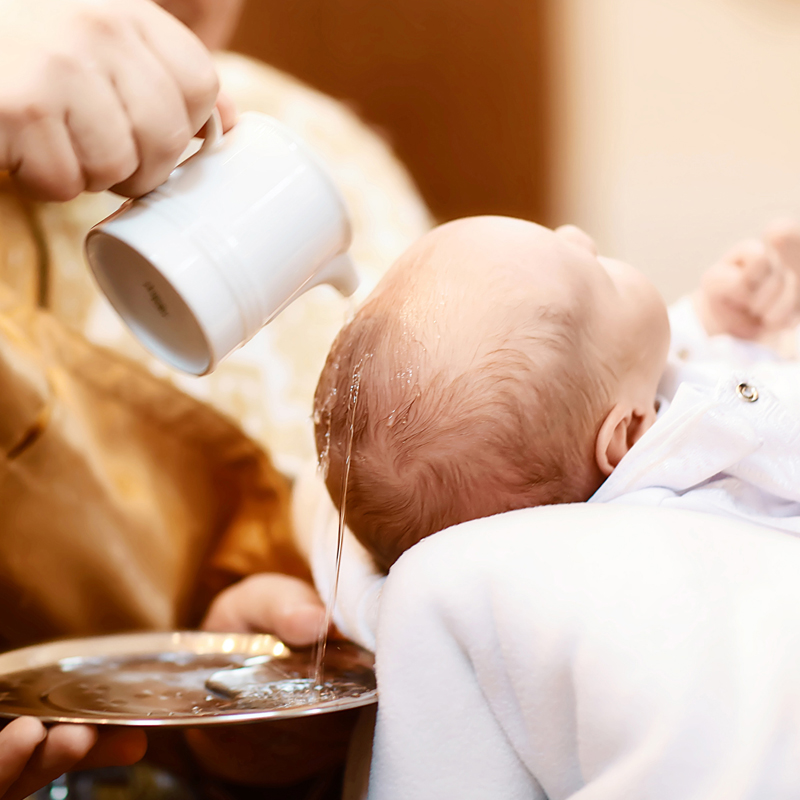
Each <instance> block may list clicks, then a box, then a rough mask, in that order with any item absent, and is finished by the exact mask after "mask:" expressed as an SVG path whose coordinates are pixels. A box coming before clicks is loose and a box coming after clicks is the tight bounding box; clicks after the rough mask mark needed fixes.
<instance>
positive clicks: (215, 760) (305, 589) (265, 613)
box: [186, 573, 358, 786]
mask: <svg viewBox="0 0 800 800" xmlns="http://www.w3.org/2000/svg"><path fill="white" fill-rule="evenodd" d="M324 621H325V607H324V606H323V604H322V601H321V600H320V599H319V596H318V595H317V593H316V592H315V591H314V589H313V588H312V587H311V586H310V585H309V584H307V583H306V582H305V581H302V580H300V579H299V578H293V577H290V576H288V575H278V574H275V573H262V574H260V575H252V576H250V577H248V578H245V579H244V580H242V581H240V582H239V583H237V584H234V585H233V586H231V587H230V588H229V589H226V590H225V591H224V592H221V593H220V594H219V595H218V597H217V598H216V600H215V601H214V603H213V604H212V606H211V608H210V610H209V612H208V615H207V616H206V619H205V621H204V622H203V628H204V629H206V630H216V631H225V632H262V633H274V634H275V635H276V636H278V637H279V638H280V639H282V640H283V641H285V642H287V643H288V644H291V645H294V646H298V647H299V646H304V645H311V644H314V643H315V642H316V640H317V637H318V636H319V632H320V630H321V628H322V625H323V624H324ZM357 717H358V711H357V710H356V711H352V712H349V711H347V712H337V713H334V714H322V715H319V716H311V717H300V718H298V719H290V720H278V721H275V722H262V723H258V724H254V725H236V726H233V727H230V728H219V729H200V728H198V729H195V730H189V731H187V732H186V739H187V741H188V743H189V745H190V747H191V748H192V750H193V751H194V753H195V755H196V756H197V758H198V760H199V761H200V762H201V763H203V764H204V765H206V766H207V768H208V769H209V770H210V771H212V772H213V773H214V774H215V775H217V776H218V777H220V778H222V779H224V780H228V781H233V782H236V783H245V784H256V785H272V786H279V785H285V784H290V783H296V782H297V781H301V780H304V779H306V778H310V777H311V776H313V775H315V774H318V773H320V772H321V771H323V770H325V769H327V768H330V767H332V766H333V765H335V764H337V763H340V762H341V761H343V760H344V758H345V755H346V752H347V745H348V743H349V741H350V735H351V733H352V731H353V727H354V726H355V723H356V719H357Z"/></svg>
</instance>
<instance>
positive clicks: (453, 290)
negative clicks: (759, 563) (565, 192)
mask: <svg viewBox="0 0 800 800" xmlns="http://www.w3.org/2000/svg"><path fill="white" fill-rule="evenodd" d="M797 269H800V229H798V228H796V227H795V226H794V225H791V224H788V223H781V224H777V225H775V226H773V228H772V230H771V231H770V232H769V233H768V235H767V236H766V237H765V240H764V241H763V242H745V243H743V244H742V245H740V246H739V247H738V248H737V249H735V250H734V251H732V252H731V253H730V254H729V255H728V256H727V257H726V258H725V259H723V260H722V261H721V262H720V263H719V264H718V265H717V266H716V267H715V268H712V270H711V271H709V273H708V274H707V276H706V278H705V279H704V281H703V284H702V286H701V288H700V290H698V292H697V293H696V295H695V296H694V298H693V299H692V301H691V303H689V302H688V301H686V302H683V303H682V304H679V306H677V307H676V309H675V311H674V312H673V318H674V320H676V321H681V320H682V325H683V328H685V329H687V330H683V331H681V332H680V333H678V334H675V333H674V338H675V339H676V340H677V342H678V343H680V342H681V341H685V340H687V337H688V340H692V336H694V343H695V344H698V342H699V343H700V344H699V345H698V348H699V349H700V350H703V349H704V348H705V350H706V352H705V353H704V354H703V353H701V355H704V356H709V354H710V352H711V351H710V350H708V348H707V347H706V344H707V342H710V341H711V339H708V336H707V334H708V335H712V334H723V333H724V334H731V335H735V336H738V337H742V338H746V339H749V340H752V341H756V340H762V339H765V338H766V337H768V336H770V335H772V334H774V333H775V332H777V331H781V330H783V329H786V328H788V327H789V326H791V325H792V324H794V323H796V321H797V310H798V278H797V272H796V270H797ZM701 326H702V327H701ZM693 327H694V328H697V329H698V330H700V331H702V328H705V333H702V332H701V333H700V334H699V336H698V334H697V333H696V331H695V332H694V333H693V332H692V328H693ZM725 339H726V341H727V340H728V337H725ZM703 340H707V341H706V342H704V341H703ZM731 341H732V340H731ZM675 344H676V342H673V349H676V348H675ZM735 346H736V345H735V343H734V344H730V347H733V348H734V349H735ZM751 348H754V349H751V350H748V351H747V352H746V353H745V354H744V358H745V360H746V361H748V362H752V361H753V360H759V358H761V357H762V356H763V357H765V358H767V360H770V359H772V356H771V355H769V356H766V355H765V354H766V353H767V352H769V351H767V350H766V349H765V348H761V347H758V346H754V345H751ZM682 349H684V350H685V348H682ZM696 349H697V348H696ZM712 350H713V348H712ZM669 352H670V321H669V318H668V313H667V309H666V306H665V304H664V302H663V300H662V299H661V297H660V295H659V293H658V292H657V290H656V289H655V287H654V286H653V285H652V284H651V283H650V282H649V281H648V280H647V279H646V278H645V277H644V276H643V275H642V274H641V273H640V272H638V271H637V270H635V269H633V268H632V267H630V266H628V265H626V264H623V263H621V262H618V261H613V260H611V259H605V258H600V257H598V255H597V251H596V248H595V245H594V242H593V241H592V240H591V239H590V238H589V237H588V236H587V235H586V234H584V233H583V232H582V231H580V230H579V229H577V228H574V227H572V226H566V227H564V228H559V229H558V230H556V231H552V230H549V229H547V228H543V227H541V226H539V225H535V224H533V223H530V222H525V221H522V220H518V219H510V218H503V217H475V218H469V219H463V220H458V221H455V222H451V223H448V224H446V225H443V226H441V227H439V228H437V229H436V230H434V231H432V232H431V233H430V234H428V235H426V236H424V237H422V239H420V240H419V241H418V242H417V243H416V244H415V245H413V246H412V247H411V248H410V249H409V250H408V251H407V252H406V253H404V254H403V256H401V258H400V259H398V261H397V262H396V263H395V264H394V265H393V267H392V268H391V269H390V270H389V272H388V273H387V274H386V276H385V277H384V278H383V280H382V281H381V282H380V283H379V285H378V286H377V288H376V289H375V291H374V292H373V293H372V294H371V295H370V297H369V298H368V300H367V302H366V303H365V305H364V306H363V307H362V308H361V309H360V311H359V312H358V314H357V315H356V316H355V318H354V319H353V320H352V322H350V323H349V324H348V325H347V326H346V327H345V328H344V329H343V330H342V331H341V333H340V334H339V336H338V337H337V339H336V341H335V343H334V345H333V347H332V349H331V352H330V354H329V356H328V360H327V363H326V365H325V368H324V370H323V372H322V375H321V377H320V381H319V385H318V387H317V393H316V399H315V423H316V438H317V448H318V451H319V453H320V457H321V460H322V462H323V465H324V466H325V468H326V470H327V474H326V483H327V486H328V491H329V493H330V495H331V497H332V499H333V501H334V503H335V504H336V505H337V506H338V505H340V504H341V502H342V485H343V480H344V479H345V477H346V484H347V493H346V500H345V518H346V521H347V524H348V526H349V527H350V528H351V529H352V531H353V532H354V534H355V535H356V536H357V538H358V539H359V540H360V541H361V542H362V544H364V545H365V546H366V548H367V549H368V550H369V551H370V553H371V554H372V555H373V557H374V558H375V560H376V562H377V563H378V565H379V566H380V567H382V568H383V569H388V568H389V567H390V566H391V565H392V564H393V563H394V561H395V560H396V559H397V558H398V557H399V556H400V554H401V553H402V552H403V551H405V550H406V549H408V548H409V547H410V546H412V545H413V544H414V543H416V542H417V541H419V540H420V539H422V538H423V537H425V536H428V535H430V534H432V533H434V532H436V531H439V530H442V529H443V528H446V527H449V526H451V525H455V524H457V523H460V522H465V521H467V520H470V519H475V518H478V517H485V516H489V515H492V514H497V513H500V512H503V511H509V510H513V509H518V508H525V507H529V506H537V505H544V504H551V503H572V502H581V501H586V500H589V499H590V498H592V499H595V500H603V501H604V502H609V501H613V500H616V499H617V498H619V497H622V496H625V498H626V500H625V501H626V502H658V503H662V504H663V503H666V502H668V498H666V497H665V496H663V491H666V492H667V493H668V495H669V498H673V499H674V498H685V497H688V494H692V493H691V492H690V491H689V490H690V489H691V488H692V487H702V491H710V490H711V489H715V488H719V487H718V486H716V484H714V481H713V480H712V479H714V478H715V476H716V477H718V478H719V479H720V480H725V479H730V478H731V475H733V476H734V479H735V480H740V481H741V482H744V483H747V480H749V479H745V478H742V477H741V476H739V477H736V475H737V473H736V470H737V469H739V471H740V472H742V474H745V473H746V474H747V475H752V474H753V465H752V464H749V463H748V462H747V458H748V457H749V456H751V455H752V448H750V450H748V448H747V447H746V446H745V447H744V449H741V448H740V449H741V452H739V451H738V450H737V451H736V452H737V455H736V457H735V458H733V457H728V460H727V461H725V463H724V464H719V463H717V460H715V459H713V458H712V459H710V460H709V459H708V458H700V459H699V460H696V461H697V463H698V464H706V465H707V464H710V463H713V470H714V471H712V472H710V473H709V474H706V472H707V471H708V470H706V472H702V469H701V470H700V471H701V472H702V474H697V473H698V470H697V469H690V468H688V467H687V463H688V464H689V465H692V464H693V463H694V462H692V461H691V458H689V460H688V461H687V453H690V452H691V448H692V446H693V444H692V442H695V443H696V442H697V441H699V440H700V439H701V438H702V437H698V436H694V438H692V436H689V438H688V439H687V435H686V433H685V431H684V430H683V428H680V425H681V424H683V425H684V428H685V423H686V419H687V414H688V415H689V418H691V420H694V421H695V422H697V421H698V420H699V421H700V423H701V424H700V426H699V428H698V426H696V425H694V426H692V425H689V428H690V429H691V430H706V429H707V428H708V425H707V424H706V423H707V422H708V419H711V420H712V422H713V420H714V419H715V416H714V415H715V414H716V418H717V419H725V420H728V422H727V423H726V424H728V425H729V427H730V428H731V429H732V430H733V431H734V432H735V433H736V434H737V435H738V434H740V433H741V431H742V430H743V425H745V423H743V422H742V420H741V419H740V418H739V417H738V416H737V414H738V415H741V414H742V413H744V411H745V409H744V407H743V406H742V403H744V405H745V406H746V405H752V403H753V397H752V396H753V394H755V395H756V399H757V395H758V390H757V388H755V387H754V386H751V385H750V384H749V383H748V382H747V380H746V379H745V377H746V376H745V377H743V376H742V375H741V374H738V373H737V374H736V375H735V376H734V377H732V378H730V377H729V376H730V369H729V367H730V364H729V362H730V357H731V353H730V352H728V353H727V354H726V355H725V356H724V357H722V358H720V357H715V359H716V362H717V363H720V362H724V363H725V365H726V366H725V370H724V376H723V377H722V378H721V377H720V374H718V373H719V370H717V371H715V370H713V369H710V370H704V369H700V370H698V369H695V372H697V373H699V374H701V375H706V374H708V379H703V380H701V381H700V384H701V385H702V384H707V385H705V386H704V387H703V390H702V391H701V397H700V399H699V400H698V398H697V397H695V396H694V395H692V396H691V397H689V398H688V399H687V398H686V397H684V395H682V394H681V393H680V390H676V387H678V386H681V385H682V384H683V383H685V380H684V379H683V378H681V377H680V376H679V375H678V374H677V373H676V369H677V367H670V368H669V369H668V368H667V361H668V355H669ZM754 353H756V354H757V356H754V355H753V354H754ZM683 355H685V353H683ZM735 355H737V356H738V355H741V354H735ZM740 366H741V365H740ZM720 380H722V383H720ZM726 380H727V383H726ZM731 380H733V384H731ZM795 382H797V381H795ZM687 386H689V388H691V387H695V388H696V386H695V384H694V383H691V384H687ZM730 386H733V389H732V390H731V392H730V394H731V397H733V398H734V400H735V402H738V403H739V406H735V405H733V406H731V408H732V409H733V410H732V411H731V412H730V413H728V412H726V411H725V409H726V408H727V405H730V403H729V400H730V398H729V397H728V389H729V387H730ZM682 388H683V387H682ZM698 391H699V390H698ZM703 392H705V394H704V393H703ZM684 394H685V392H684ZM762 395H763V397H762V406H761V411H762V412H766V411H767V410H768V409H767V408H766V406H767V405H769V404H770V403H772V402H773V401H774V402H775V403H778V404H780V402H781V401H780V400H779V399H778V398H777V397H773V395H772V394H769V393H768V392H766V391H765V390H763V389H762ZM673 398H674V399H673ZM679 399H680V402H678V401H679ZM670 401H672V402H671V403H670ZM693 404H694V405H693ZM709 404H710V405H709ZM673 407H674V409H675V413H673V414H672V416H670V413H671V411H672V410H673ZM687 408H688V411H687ZM709 409H710V410H709ZM784 410H785V409H784ZM723 412H724V413H723ZM748 413H749V412H748ZM726 414H727V416H726ZM676 415H677V416H676ZM680 415H683V416H680ZM704 415H705V416H704ZM761 416H764V418H767V417H769V416H770V415H768V414H766V415H761ZM772 417H773V418H774V415H772ZM657 418H658V422H657ZM750 424H751V422H748V423H746V425H750ZM791 424H794V419H792V421H791V423H789V422H787V423H786V425H789V426H791ZM676 425H677V428H680V430H679V431H677V432H676ZM654 426H655V428H654ZM711 427H712V428H713V424H712V425H711ZM656 428H658V429H660V430H661V434H657V435H654V436H653V435H651V436H649V438H648V436H645V434H646V433H647V432H648V431H650V433H651V434H656V430H655V429H656ZM723 428H724V425H723ZM797 428H798V436H800V418H798V419H797ZM748 430H749V429H748ZM681 431H683V433H681ZM715 431H716V429H715ZM665 432H666V433H668V434H669V435H668V436H667V439H668V440H669V441H673V442H674V446H673V447H672V449H669V448H667V449H664V446H663V442H662V441H661V440H662V439H663V438H664V435H665ZM670 432H671V433H670ZM714 435H716V436H718V438H719V441H718V442H717V444H719V445H721V444H722V443H723V440H725V442H724V443H725V444H726V446H727V447H728V450H730V449H731V446H732V445H731V444H730V442H729V441H728V438H729V432H726V431H725V430H722V431H716V433H715V434H714ZM754 435H755V436H756V439H759V441H760V442H761V443H762V445H763V443H764V442H765V441H766V442H767V449H766V450H765V448H764V447H763V446H761V445H759V448H760V449H759V448H756V449H759V452H760V454H761V456H762V457H763V456H764V455H765V453H766V452H768V449H769V448H768V446H769V441H768V440H770V437H769V436H768V435H765V434H764V433H763V432H757V433H756V434H754ZM791 435H792V431H790V430H787V429H786V427H785V426H784V429H783V430H781V431H778V432H777V435H773V436H772V438H773V439H775V438H777V439H779V440H780V441H784V440H785V439H786V437H787V436H789V437H790V438H791ZM670 436H672V437H673V438H672V439H670ZM765 436H766V438H765ZM643 437H644V438H643ZM681 437H683V438H681ZM734 438H735V437H734ZM714 441H717V440H714ZM748 441H749V440H748ZM647 442H650V445H649V446H648V444H647ZM637 443H638V444H637ZM659 443H661V444H659ZM634 445H636V446H637V447H636V453H638V454H639V455H638V457H634V456H635V453H632V452H631V451H632V449H633V448H634ZM710 446H711V447H714V446H715V445H714V442H713V441H712V442H711V444H710ZM659 447H661V449H660V450H659ZM723 449H724V448H723ZM734 449H735V448H734ZM796 452H797V454H798V457H797V458H796V461H797V462H798V465H797V467H796V468H795V471H796V472H797V473H798V477H799V478H800V447H798V448H796ZM623 460H624V463H625V464H626V465H628V464H631V465H632V466H631V468H630V469H627V470H622V471H621V473H622V475H623V477H622V478H621V479H620V480H619V481H617V482H616V484H614V482H613V481H611V480H610V479H609V476H612V473H613V474H614V476H616V475H617V473H618V472H620V470H618V469H617V468H618V467H619V466H620V464H621V463H622V462H623ZM778 460H780V459H778ZM767 461H768V458H767ZM776 463H777V462H776ZM785 468H786V467H785V463H783V464H782V467H781V469H784V470H785ZM664 469H666V470H667V472H669V470H670V469H672V470H673V472H675V475H676V476H677V477H676V478H675V480H674V481H673V482H674V483H676V485H675V486H673V485H671V484H669V481H668V480H667V481H666V482H665V480H664V479H663V475H662V474H661V473H663V471H664ZM762 472H763V470H762ZM688 476H691V480H693V481H695V482H694V483H692V484H691V485H684V484H685V483H686V480H688ZM774 477H775V480H776V481H778V482H779V483H780V482H781V480H782V479H781V477H780V476H779V475H776V476H774ZM684 478H686V480H684ZM759 481H760V482H759ZM750 482H751V483H752V482H753V481H752V480H750ZM755 483H756V484H758V489H759V491H761V492H762V493H763V492H766V493H768V494H769V496H770V498H771V503H772V504H771V506H770V509H771V513H770V514H769V515H768V516H773V515H777V516H781V517H784V518H786V517H788V518H792V519H794V518H797V519H800V495H798V496H797V497H795V496H794V494H795V492H796V491H797V492H800V480H798V481H795V483H794V486H796V487H798V488H797V490H795V489H794V488H793V487H792V488H791V489H789V490H788V491H783V490H782V489H781V487H777V488H776V487H775V486H773V485H772V484H770V483H769V480H766V481H765V479H763V476H762V477H761V478H759V480H756V481H755ZM667 484H669V485H667ZM677 484H680V485H677ZM653 486H657V487H659V489H660V490H663V491H662V495H658V496H657V497H655V499H654V498H653V497H651V496H650V495H647V491H648V490H649V489H650V488H651V487H653ZM725 486H726V488H727V489H730V483H728V484H725ZM601 487H602V489H601ZM598 490H600V491H598ZM641 491H644V492H645V495H646V496H641V495H637V492H641ZM603 493H604V494H603ZM718 494H719V492H717V495H718ZM744 494H746V492H745V493H744ZM717 495H714V494H713V493H712V494H709V495H708V496H706V495H703V499H702V502H701V501H698V500H697V498H696V497H695V495H694V494H692V498H693V499H692V502H688V501H686V500H684V501H683V502H684V504H685V505H691V506H692V507H702V508H707V509H708V510H713V511H719V512H720V513H736V514H737V515H739V516H749V518H757V519H761V517H762V516H764V513H762V511H763V509H761V507H760V506H758V503H756V506H757V507H754V508H749V510H744V511H743V510H742V508H743V504H742V502H741V496H742V491H739V490H738V489H737V490H735V491H733V492H732V496H733V499H731V500H730V502H729V503H728V506H730V508H729V507H728V506H726V505H725V502H726V501H718V500H714V499H713V497H717ZM709 498H712V499H711V500H709ZM698 503H699V505H698ZM703 503H705V504H706V505H705V506H704V505H703ZM776 503H777V506H776V505H775V504H776ZM787 504H788V505H787ZM794 504H798V505H797V508H795V505H794ZM734 507H735V510H734V511H733V512H731V509H732V508H734ZM773 512H774V513H773ZM792 524H794V522H791V523H790V526H791V525H792ZM781 526H783V527H786V526H785V525H781ZM781 526H779V527H781ZM798 532H800V528H799V530H798Z"/></svg>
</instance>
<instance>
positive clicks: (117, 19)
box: [76, 4, 124, 41]
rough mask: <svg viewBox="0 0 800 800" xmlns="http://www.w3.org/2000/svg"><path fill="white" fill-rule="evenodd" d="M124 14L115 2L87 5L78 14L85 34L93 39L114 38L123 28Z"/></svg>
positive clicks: (78, 22) (78, 21)
mask: <svg viewBox="0 0 800 800" xmlns="http://www.w3.org/2000/svg"><path fill="white" fill-rule="evenodd" d="M123 19H124V16H123V15H121V14H120V13H119V9H118V8H115V4H104V5H95V4H92V5H86V6H84V7H83V8H81V9H80V11H79V12H78V13H77V15H76V22H77V24H78V25H79V26H80V28H81V30H82V32H83V34H84V36H88V37H89V38H90V39H93V40H100V41H106V40H108V39H114V38H116V36H117V35H118V34H119V33H120V31H121V29H122V25H123V22H122V20H123Z"/></svg>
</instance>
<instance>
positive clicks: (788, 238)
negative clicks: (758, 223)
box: [764, 219, 800, 274]
mask: <svg viewBox="0 0 800 800" xmlns="http://www.w3.org/2000/svg"><path fill="white" fill-rule="evenodd" d="M764 241H765V242H766V243H767V248H768V250H769V251H770V255H771V257H772V258H775V259H777V261H778V262H779V263H780V264H782V265H783V266H784V267H785V268H786V269H789V270H791V271H792V272H795V273H798V274H800V225H798V224H797V223H796V222H795V221H794V220H791V219H781V220H776V221H775V222H773V223H772V224H771V225H770V226H769V227H768V228H767V230H766V233H765V234H764Z"/></svg>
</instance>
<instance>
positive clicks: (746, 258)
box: [695, 220, 800, 340]
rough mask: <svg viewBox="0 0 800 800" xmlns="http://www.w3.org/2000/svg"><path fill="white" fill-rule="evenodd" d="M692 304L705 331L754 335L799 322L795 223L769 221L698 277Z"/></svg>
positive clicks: (799, 242)
mask: <svg viewBox="0 0 800 800" xmlns="http://www.w3.org/2000/svg"><path fill="white" fill-rule="evenodd" d="M695 305H696V307H697V310H698V313H699V315H700V319H701V321H702V322H703V325H704V326H705V328H706V331H707V332H708V333H709V334H711V335H713V334H718V333H727V334H730V335H732V336H737V337H739V338H741V339H752V340H757V339H761V338H763V337H765V336H769V335H770V334H773V333H776V332H778V331H780V330H782V329H785V328H788V327H791V326H794V325H797V323H798V322H800V226H798V224H797V223H796V222H794V221H791V220H779V221H777V222H774V223H772V225H770V226H769V228H768V229H767V231H766V233H765V235H764V237H763V239H760V240H758V239H751V240H747V241H744V242H740V243H739V244H738V245H736V246H735V247H734V248H733V249H732V250H731V251H730V252H729V253H727V254H726V255H725V257H724V258H722V259H721V260H720V261H719V262H717V263H716V264H715V265H714V266H713V267H711V269H710V270H708V272H707V273H706V274H705V275H704V276H703V280H702V283H701V286H700V289H699V290H698V292H697V293H696V295H695Z"/></svg>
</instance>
